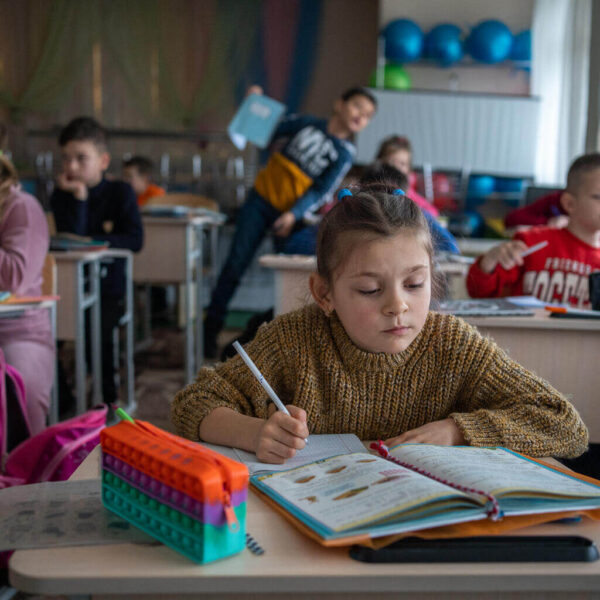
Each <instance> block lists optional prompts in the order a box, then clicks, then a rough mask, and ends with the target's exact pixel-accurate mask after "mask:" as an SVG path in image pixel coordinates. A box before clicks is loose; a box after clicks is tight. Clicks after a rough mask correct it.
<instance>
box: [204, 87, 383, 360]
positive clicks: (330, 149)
mask: <svg viewBox="0 0 600 600" xmlns="http://www.w3.org/2000/svg"><path fill="white" fill-rule="evenodd" d="M249 91H252V92H253V93H257V92H259V91H260V88H258V87H257V86H253V87H251V88H250V90H249ZM375 108H376V100H375V98H374V97H373V95H372V94H371V93H370V92H368V91H367V90H365V89H363V88H352V89H349V90H347V91H346V92H344V93H343V94H342V95H341V96H340V97H339V98H338V99H337V100H336V101H335V103H334V110H333V115H332V116H331V117H330V118H329V119H318V118H315V117H312V116H308V115H302V116H301V115H290V116H288V117H287V118H286V119H284V120H283V121H282V122H281V123H280V124H279V125H278V127H277V129H276V130H275V133H274V134H273V137H272V140H271V141H272V142H276V143H277V142H283V147H281V148H280V149H278V150H277V151H275V152H273V153H272V154H271V156H270V157H269V160H268V162H267V164H266V166H265V167H264V168H263V169H262V170H261V171H260V172H259V173H258V175H257V176H256V179H255V181H254V186H253V187H252V189H251V190H250V193H249V194H248V197H247V199H246V202H245V203H244V205H243V206H242V208H241V209H240V211H239V213H238V215H237V222H236V231H235V234H234V238H233V241H232V244H231V248H230V250H229V256H228V257H227V260H226V262H225V265H224V267H223V269H222V271H221V273H220V275H219V279H218V281H217V285H216V287H215V289H214V290H213V293H212V297H211V301H210V305H209V306H208V309H207V311H206V318H205V320H204V353H205V355H206V356H208V357H214V356H216V352H217V344H216V339H217V335H218V333H219V332H220V331H221V329H222V328H223V324H224V321H225V315H226V314H227V306H228V304H229V301H230V300H231V298H232V296H233V294H234V293H235V291H236V289H237V286H238V284H239V282H240V279H241V277H242V275H243V274H244V272H245V271H246V269H247V268H248V265H249V264H250V262H251V261H252V258H253V256H254V254H255V252H256V250H257V249H258V246H259V245H260V243H261V241H262V239H263V238H264V236H265V234H266V233H267V231H268V230H269V229H272V231H273V233H274V234H275V236H277V237H279V238H287V237H288V236H289V235H290V234H291V233H292V231H293V230H294V228H295V227H297V226H300V225H301V224H302V220H303V217H304V215H305V213H311V212H313V211H315V210H317V209H318V208H319V206H321V205H323V204H324V203H325V202H327V201H328V200H329V198H330V194H331V192H332V191H333V190H334V189H335V188H336V187H337V186H338V185H339V184H340V182H341V180H342V178H343V176H344V175H345V174H346V172H347V171H348V170H349V169H350V167H351V166H352V161H353V157H354V153H355V149H354V145H353V144H352V143H351V138H352V137H353V136H354V135H355V134H357V133H359V132H360V131H362V130H363V129H364V128H365V127H366V126H367V125H368V123H369V121H370V119H371V117H372V116H373V114H374V113H375Z"/></svg>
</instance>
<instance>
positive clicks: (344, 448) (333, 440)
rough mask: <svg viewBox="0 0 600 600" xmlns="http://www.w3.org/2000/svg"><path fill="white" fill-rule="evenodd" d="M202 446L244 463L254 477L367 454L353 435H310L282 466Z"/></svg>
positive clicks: (246, 454) (225, 448) (242, 452)
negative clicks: (305, 443) (327, 460)
mask: <svg viewBox="0 0 600 600" xmlns="http://www.w3.org/2000/svg"><path fill="white" fill-rule="evenodd" d="M202 445H203V446H206V447H207V448H210V449H211V450H215V451H216V452H219V453H221V454H224V455H225V456H227V457H229V458H233V460H237V461H239V462H242V463H244V464H245V465H246V466H247V467H248V471H249V472H250V475H254V474H255V473H270V472H272V471H286V470H288V469H293V468H294V467H301V466H302V465H307V464H309V463H312V462H315V461H317V460H321V459H323V458H329V457H330V456H335V455H338V454H350V453H352V452H365V453H368V450H367V449H366V448H365V446H364V444H363V443H362V442H361V441H360V439H359V438H358V437H357V436H355V435H354V434H353V433H333V434H322V435H311V436H310V437H309V438H308V444H307V445H306V446H305V447H304V448H303V449H302V450H300V451H299V452H297V453H296V456H294V458H291V459H290V460H288V461H286V462H285V464H283V465H274V464H272V463H264V462H260V461H259V460H258V458H256V454H253V453H252V452H246V451H245V450H240V449H239V448H229V447H228V446H217V445H216V444H205V443H204V442H202Z"/></svg>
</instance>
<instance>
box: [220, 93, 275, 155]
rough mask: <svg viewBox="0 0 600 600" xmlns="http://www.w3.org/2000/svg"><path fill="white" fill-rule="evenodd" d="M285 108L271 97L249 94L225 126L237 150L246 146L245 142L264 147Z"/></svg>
mask: <svg viewBox="0 0 600 600" xmlns="http://www.w3.org/2000/svg"><path fill="white" fill-rule="evenodd" d="M285 109H286V107H285V105H284V104H282V103H281V102H278V101H277V100H273V98H269V97H268V96H264V95H262V94H250V96H247V97H246V99H245V100H244V101H243V102H242V105H241V106H240V108H239V109H238V111H237V113H236V114H235V116H234V117H233V119H232V121H231V123H229V126H228V127H227V132H228V133H229V137H230V138H231V141H232V142H233V144H234V145H235V146H236V148H238V149H239V150H243V149H244V148H245V147H246V142H250V143H252V144H254V145H255V146H258V147H259V148H266V147H267V145H268V144H269V140H270V139H271V136H272V135H273V131H274V130H275V127H277V123H279V120H280V119H281V117H282V115H283V114H284V113H285Z"/></svg>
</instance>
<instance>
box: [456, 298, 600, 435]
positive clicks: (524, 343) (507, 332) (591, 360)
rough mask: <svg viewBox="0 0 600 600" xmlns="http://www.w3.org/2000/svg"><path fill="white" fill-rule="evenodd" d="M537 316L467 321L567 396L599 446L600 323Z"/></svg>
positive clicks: (538, 313)
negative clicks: (599, 361)
mask: <svg viewBox="0 0 600 600" xmlns="http://www.w3.org/2000/svg"><path fill="white" fill-rule="evenodd" d="M534 313H535V316H533V317H465V319H466V320H467V321H468V322H469V323H471V324H473V325H475V326H476V327H477V329H479V331H480V332H481V333H483V334H484V335H488V336H490V337H491V338H493V339H494V340H495V341H496V343H497V344H498V345H499V346H500V347H501V348H503V349H504V350H506V351H507V352H508V354H509V355H510V356H511V358H513V359H514V360H516V361H517V362H518V363H520V364H522V365H523V366H524V367H526V368H527V369H529V370H530V371H534V372H535V373H537V374H538V375H539V376H540V377H543V378H544V379H546V380H548V381H549V382H550V383H551V384H552V385H553V386H554V387H555V388H556V389H557V390H559V391H560V392H562V393H563V394H565V395H566V396H567V397H568V398H569V399H570V400H571V402H572V403H573V404H574V405H575V407H576V408H577V410H578V411H579V413H580V414H581V417H582V418H583V421H584V423H585V424H586V425H587V426H588V429H589V431H590V442H593V443H598V442H600V408H599V404H598V398H599V397H600V392H599V390H600V368H599V365H598V358H599V357H600V319H599V320H595V319H554V318H550V315H549V313H548V312H547V311H545V310H543V309H535V311H534Z"/></svg>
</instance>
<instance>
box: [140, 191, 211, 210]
mask: <svg viewBox="0 0 600 600" xmlns="http://www.w3.org/2000/svg"><path fill="white" fill-rule="evenodd" d="M146 206H190V207H192V208H207V209H208V210H215V211H218V210H219V204H218V203H217V202H215V201H214V200H212V199H211V198H207V197H206V196H201V195H200V194H188V193H184V192H181V193H179V192H178V193H172V194H165V195H164V196H152V197H151V198H148V202H147V203H146Z"/></svg>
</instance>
